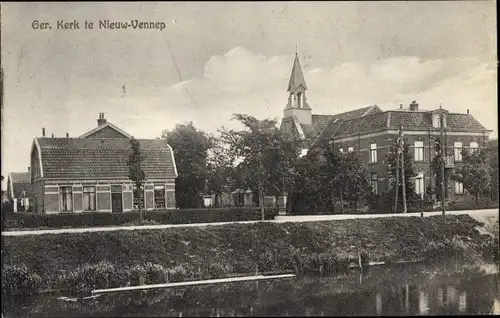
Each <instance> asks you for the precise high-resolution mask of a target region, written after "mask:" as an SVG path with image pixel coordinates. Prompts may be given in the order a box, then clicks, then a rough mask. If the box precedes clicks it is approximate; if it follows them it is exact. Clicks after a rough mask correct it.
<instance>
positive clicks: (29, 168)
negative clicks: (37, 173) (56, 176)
mask: <svg viewBox="0 0 500 318" xmlns="http://www.w3.org/2000/svg"><path fill="white" fill-rule="evenodd" d="M28 174H29V175H31V167H28Z"/></svg>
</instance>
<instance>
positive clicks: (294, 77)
mask: <svg viewBox="0 0 500 318" xmlns="http://www.w3.org/2000/svg"><path fill="white" fill-rule="evenodd" d="M300 85H302V86H303V87H304V89H307V85H306V81H305V79H304V74H303V73H302V68H301V67H300V62H299V57H298V55H297V54H295V60H294V61H293V67H292V74H290V80H289V82H288V90H287V91H288V92H290V91H292V90H294V89H296V88H297V87H299V86H300Z"/></svg>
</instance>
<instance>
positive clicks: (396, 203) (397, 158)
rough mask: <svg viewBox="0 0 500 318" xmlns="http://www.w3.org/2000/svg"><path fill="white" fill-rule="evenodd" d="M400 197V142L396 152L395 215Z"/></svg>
mask: <svg viewBox="0 0 500 318" xmlns="http://www.w3.org/2000/svg"><path fill="white" fill-rule="evenodd" d="M398 196H399V141H398V150H397V152H396V199H395V201H394V213H397V212H398Z"/></svg>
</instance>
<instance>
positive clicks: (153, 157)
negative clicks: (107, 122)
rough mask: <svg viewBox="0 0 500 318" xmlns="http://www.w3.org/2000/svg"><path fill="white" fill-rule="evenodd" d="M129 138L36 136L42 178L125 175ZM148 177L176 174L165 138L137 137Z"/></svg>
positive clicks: (113, 176)
mask: <svg viewBox="0 0 500 318" xmlns="http://www.w3.org/2000/svg"><path fill="white" fill-rule="evenodd" d="M129 140H130V139H126V138H45V137H42V138H36V139H35V141H34V142H35V143H37V145H39V149H40V152H41V162H42V164H41V165H42V169H43V174H42V176H43V178H63V179H71V178H75V179H80V178H99V179H102V178H125V179H128V166H127V161H128V157H129V154H130V143H129ZM138 141H139V142H140V145H141V150H142V153H143V155H144V161H143V169H144V172H145V174H146V179H166V178H175V177H177V170H176V166H175V160H174V155H173V151H172V148H171V147H170V146H169V145H168V144H167V143H166V141H165V140H164V139H138Z"/></svg>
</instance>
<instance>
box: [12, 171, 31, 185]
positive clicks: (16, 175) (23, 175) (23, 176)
mask: <svg viewBox="0 0 500 318" xmlns="http://www.w3.org/2000/svg"><path fill="white" fill-rule="evenodd" d="M10 177H11V179H12V183H30V174H29V172H12V173H11V174H10Z"/></svg>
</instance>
